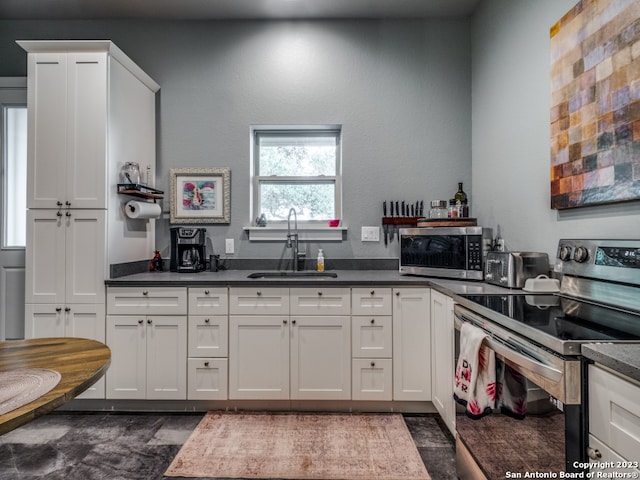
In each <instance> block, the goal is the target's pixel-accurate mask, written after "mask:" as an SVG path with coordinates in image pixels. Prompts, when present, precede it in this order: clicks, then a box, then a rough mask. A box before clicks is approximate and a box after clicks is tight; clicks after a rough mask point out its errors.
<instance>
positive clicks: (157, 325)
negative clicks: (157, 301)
mask: <svg viewBox="0 0 640 480" xmlns="http://www.w3.org/2000/svg"><path fill="white" fill-rule="evenodd" d="M186 398H187V318H186V317H183V316H165V315H152V316H149V317H147V399H149V400H185V399H186Z"/></svg>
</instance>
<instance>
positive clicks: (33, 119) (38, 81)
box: [27, 53, 67, 208]
mask: <svg viewBox="0 0 640 480" xmlns="http://www.w3.org/2000/svg"><path fill="white" fill-rule="evenodd" d="M27 69H28V84H27V108H28V113H27V116H28V132H29V134H28V137H27V164H28V175H27V191H28V196H27V206H28V207H29V208H57V207H58V202H64V201H65V197H66V179H65V178H66V174H67V172H66V157H67V126H66V125H67V55H66V54H64V53H31V54H29V57H28V62H27Z"/></svg>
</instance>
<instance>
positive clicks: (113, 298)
mask: <svg viewBox="0 0 640 480" xmlns="http://www.w3.org/2000/svg"><path fill="white" fill-rule="evenodd" d="M187 305H188V303H187V289H186V288H185V287H108V288H107V312H108V313H109V314H110V315H132V314H139V315H186V314H187Z"/></svg>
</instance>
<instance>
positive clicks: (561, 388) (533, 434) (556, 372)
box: [454, 305, 585, 480]
mask: <svg viewBox="0 0 640 480" xmlns="http://www.w3.org/2000/svg"><path fill="white" fill-rule="evenodd" d="M454 311H455V326H456V343H455V346H456V363H457V358H458V355H459V348H460V327H461V325H462V323H463V322H469V323H471V324H472V325H474V326H476V327H478V328H481V329H482V330H484V331H485V332H486V333H487V334H488V335H489V337H488V338H487V339H485V340H484V342H485V343H486V345H487V346H488V347H489V348H490V349H491V350H493V351H494V352H495V354H496V359H498V360H500V361H502V362H504V364H505V365H508V366H509V367H510V368H511V369H512V370H511V372H512V374H514V375H518V374H519V375H522V376H523V377H524V378H525V379H526V381H525V383H526V413H525V415H524V418H523V419H516V418H513V417H512V416H510V415H505V414H503V413H502V412H501V410H500V409H498V408H496V409H495V410H494V411H493V413H491V414H489V415H487V416H485V417H483V418H481V419H478V420H473V419H471V418H470V417H468V416H467V415H466V413H465V410H464V408H463V407H462V406H461V405H457V415H456V433H457V438H456V457H457V464H458V465H457V466H458V475H459V477H460V478H461V479H463V480H464V479H474V480H475V479H478V478H488V479H494V478H495V479H503V478H518V475H522V477H520V478H525V477H524V476H525V474H526V473H527V472H529V473H530V472H556V473H557V474H558V475H559V472H576V471H577V470H576V466H575V464H576V462H579V461H580V460H581V457H582V452H584V451H585V450H584V444H585V440H584V428H583V418H584V413H583V411H582V407H581V405H580V396H581V395H580V383H581V382H580V361H579V360H578V359H572V358H563V357H560V356H558V355H555V354H553V353H551V352H548V351H547V350H545V349H543V348H541V347H539V346H537V345H535V344H532V343H530V342H528V341H527V340H526V339H525V338H523V337H520V336H518V335H516V334H515V333H513V332H510V331H508V330H506V329H504V328H501V327H499V326H497V325H495V324H494V323H492V322H491V321H490V320H487V319H485V318H483V317H481V316H479V315H477V314H475V313H474V312H471V311H470V310H467V309H465V308H464V307H461V306H460V305H456V306H455V308H454ZM513 372H515V373H513ZM505 383H506V382H505Z"/></svg>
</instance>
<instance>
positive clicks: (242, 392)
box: [229, 289, 289, 400]
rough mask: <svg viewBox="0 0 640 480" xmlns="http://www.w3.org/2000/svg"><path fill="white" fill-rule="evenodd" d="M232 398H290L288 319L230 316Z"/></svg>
mask: <svg viewBox="0 0 640 480" xmlns="http://www.w3.org/2000/svg"><path fill="white" fill-rule="evenodd" d="M232 290H233V289H232ZM229 398H231V399H252V400H271V399H275V400H286V399H288V398H289V316H288V315H264V316H260V315H230V316H229Z"/></svg>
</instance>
